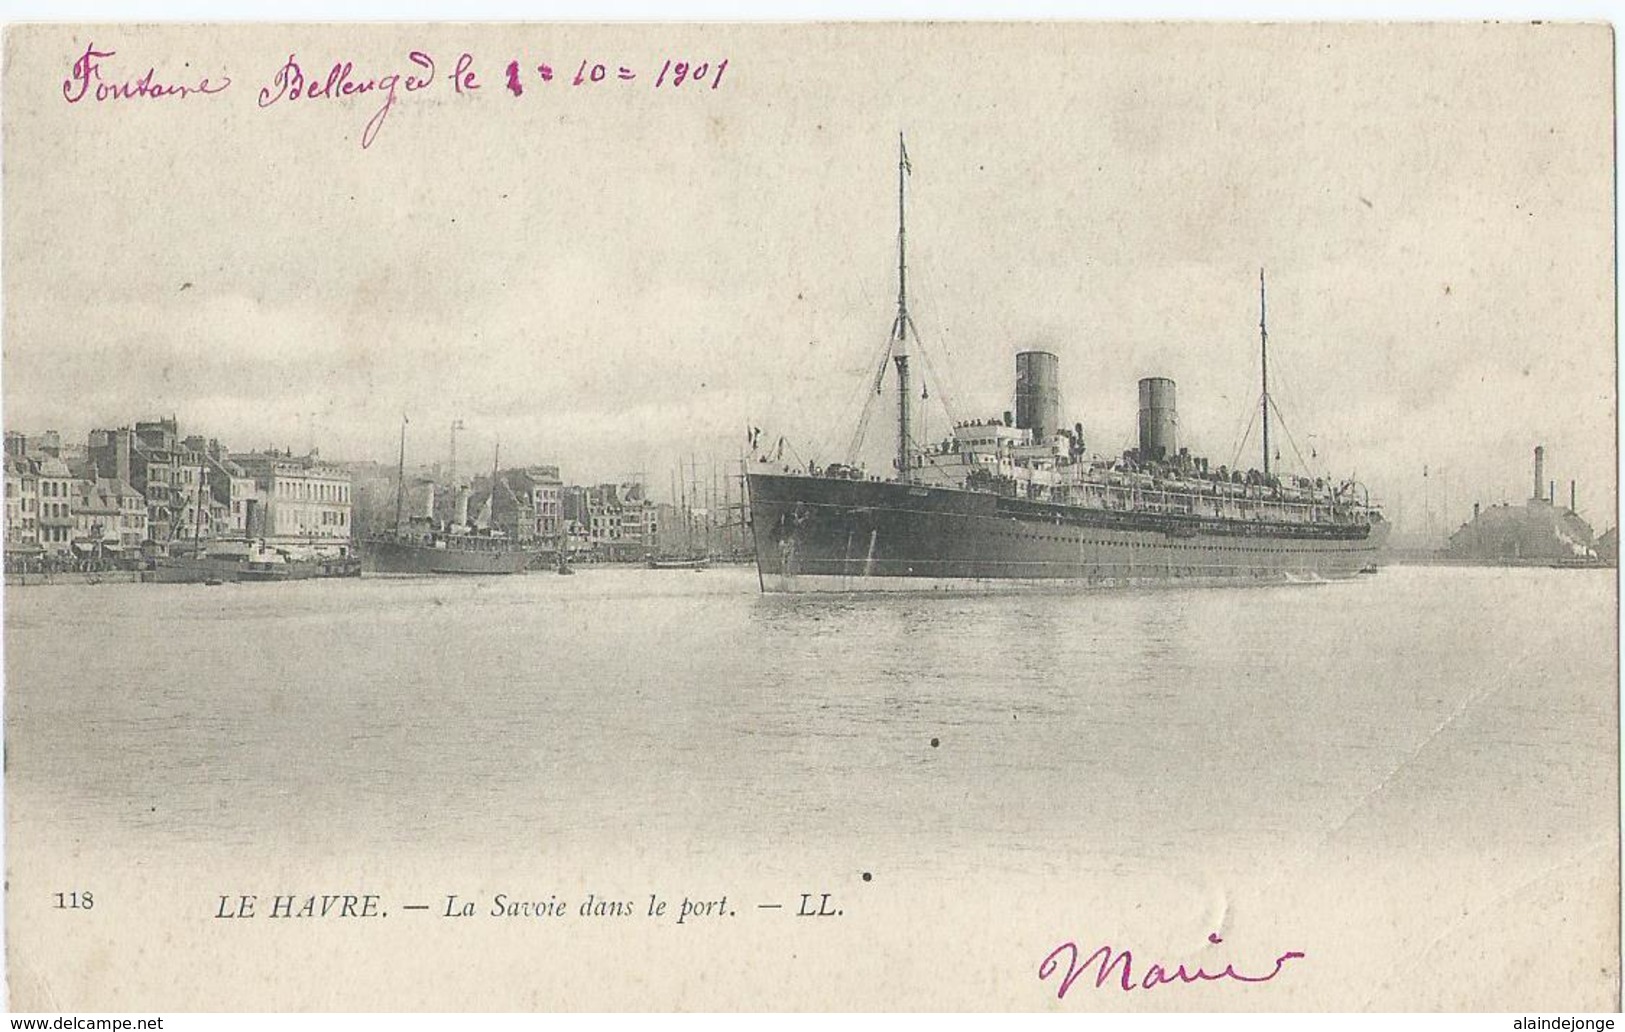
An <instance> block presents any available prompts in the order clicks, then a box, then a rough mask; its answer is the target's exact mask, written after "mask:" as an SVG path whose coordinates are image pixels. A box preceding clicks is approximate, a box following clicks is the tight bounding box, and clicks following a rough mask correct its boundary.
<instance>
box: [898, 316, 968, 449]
mask: <svg viewBox="0 0 1625 1032" xmlns="http://www.w3.org/2000/svg"><path fill="white" fill-rule="evenodd" d="M904 318H906V319H907V320H908V330H909V332H910V333H912V334H914V342H915V343H916V344H918V345H920V357H921V358H922V359H924V361H925V372H926V375H927V376H930V377H931V378H932V379H934V380H936V381H937V393H938V394H939V395H940V396H941V398H942V408H943V411H945V412H946V413H947V414H948V421H949V422H950V423H957V422H959V414H960V408H959V404H958V402H956V401H955V400H954V397H955V395H956V393H957V392H956V391H955V390H954V389H953V387H952V386H951V385H950V383H949V381H948V378H947V377H946V376H944V375H943V374H942V372H941V371H940V370H939V369H938V368H937V367H936V365H934V364H933V363H932V361H931V349H930V348H928V347H926V346H925V341H924V340H922V339H921V338H920V331H919V330H917V329H915V328H914V316H913V315H908V316H905V317H904ZM921 415H924V413H923V412H922V413H921Z"/></svg>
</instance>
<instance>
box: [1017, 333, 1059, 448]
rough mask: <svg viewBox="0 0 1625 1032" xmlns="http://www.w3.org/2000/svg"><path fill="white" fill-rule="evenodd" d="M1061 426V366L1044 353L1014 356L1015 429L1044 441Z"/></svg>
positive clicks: (1047, 353) (1027, 352) (1035, 352)
mask: <svg viewBox="0 0 1625 1032" xmlns="http://www.w3.org/2000/svg"><path fill="white" fill-rule="evenodd" d="M1060 423H1061V363H1060V360H1059V359H1057V358H1056V357H1055V356H1054V355H1052V354H1050V353H1049V352H1048V351H1023V352H1020V353H1018V354H1017V355H1016V427H1017V429H1020V430H1031V431H1032V432H1033V440H1035V441H1047V440H1049V438H1050V437H1051V436H1052V435H1054V433H1055V431H1056V430H1058V429H1059V428H1060Z"/></svg>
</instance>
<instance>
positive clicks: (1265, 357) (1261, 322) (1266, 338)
mask: <svg viewBox="0 0 1625 1032" xmlns="http://www.w3.org/2000/svg"><path fill="white" fill-rule="evenodd" d="M1264 312H1265V309H1264V270H1263V269H1259V270H1258V355H1259V368H1260V370H1261V371H1262V373H1263V378H1264V399H1263V406H1264V479H1265V480H1266V481H1267V480H1269V477H1270V334H1269V330H1268V329H1266V328H1265V319H1264Z"/></svg>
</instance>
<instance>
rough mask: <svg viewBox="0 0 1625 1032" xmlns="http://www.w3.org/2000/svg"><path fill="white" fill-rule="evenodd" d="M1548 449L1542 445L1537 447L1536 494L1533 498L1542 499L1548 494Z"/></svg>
mask: <svg viewBox="0 0 1625 1032" xmlns="http://www.w3.org/2000/svg"><path fill="white" fill-rule="evenodd" d="M1545 486H1546V449H1545V447H1544V446H1542V445H1539V444H1537V445H1535V493H1534V495H1533V497H1535V498H1541V497H1543V496H1544V495H1545V494H1546V492H1545V491H1544V490H1542V488H1544V487H1545Z"/></svg>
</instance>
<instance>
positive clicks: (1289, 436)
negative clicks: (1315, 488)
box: [1270, 398, 1314, 473]
mask: <svg viewBox="0 0 1625 1032" xmlns="http://www.w3.org/2000/svg"><path fill="white" fill-rule="evenodd" d="M1270 408H1272V409H1274V410H1275V418H1276V421H1277V422H1278V423H1279V424H1280V427H1281V432H1282V433H1284V434H1286V443H1287V444H1288V445H1290V446H1291V447H1292V453H1293V454H1294V455H1296V456H1297V457H1298V465H1299V466H1301V467H1302V468H1303V469H1304V471H1305V472H1308V473H1313V472H1314V470H1313V469H1311V468H1310V466H1309V463H1307V462H1305V461H1304V460H1303V452H1301V451H1299V450H1298V442H1297V441H1296V440H1294V439H1293V437H1292V431H1291V429H1290V428H1288V427H1287V425H1286V417H1285V416H1283V415H1281V406H1279V405H1277V404H1276V403H1275V399H1274V398H1271V399H1270Z"/></svg>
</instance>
